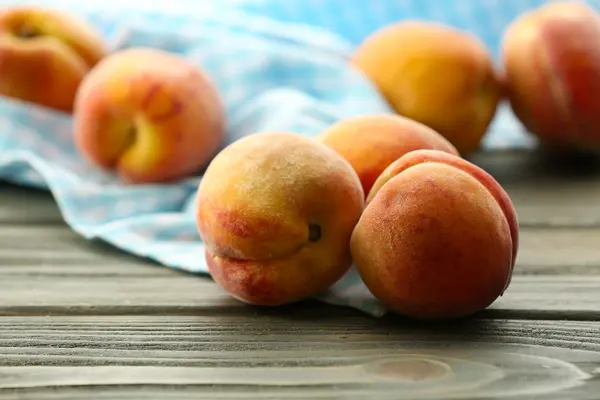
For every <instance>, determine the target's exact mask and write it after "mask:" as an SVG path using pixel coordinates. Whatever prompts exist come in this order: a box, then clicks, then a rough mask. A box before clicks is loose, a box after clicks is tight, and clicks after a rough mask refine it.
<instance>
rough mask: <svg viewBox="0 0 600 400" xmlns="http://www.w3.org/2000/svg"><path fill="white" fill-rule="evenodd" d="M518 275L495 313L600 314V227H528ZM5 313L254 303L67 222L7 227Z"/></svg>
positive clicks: (0, 274) (1, 310)
mask: <svg viewBox="0 0 600 400" xmlns="http://www.w3.org/2000/svg"><path fill="white" fill-rule="evenodd" d="M522 237H523V242H524V245H523V246H522V247H523V250H522V252H521V255H520V256H519V263H518V264H517V266H516V269H515V278H514V280H513V282H512V284H511V286H510V288H509V289H508V291H507V292H506V294H505V295H504V296H503V297H502V298H500V299H498V301H497V302H496V303H495V304H494V305H493V306H492V307H491V308H490V310H488V311H486V312H487V313H488V314H489V316H490V317H502V318H504V317H507V316H509V317H510V316H512V317H519V318H523V317H527V318H531V317H533V316H535V315H543V316H544V318H566V319H594V318H600V307H598V304H600V276H599V275H593V274H591V273H590V271H589V269H590V266H591V267H592V269H593V268H596V269H597V268H599V266H600V252H598V251H586V249H587V248H597V247H594V246H595V245H596V243H599V242H600V230H572V231H565V230H558V229H555V230H542V234H540V231H539V230H537V229H532V230H529V229H526V228H524V229H523V230H522ZM0 243H2V246H0V278H1V279H0V314H3V315H13V314H19V313H32V314H40V313H41V314H46V313H56V314H65V313H66V314H72V313H78V314H85V313H89V312H94V313H100V314H110V313H117V314H123V313H126V314H132V313H140V314H156V313H188V314H189V313H192V314H197V313H200V314H202V313H217V312H222V313H225V312H234V311H235V312H237V311H236V310H237V309H246V307H245V306H243V305H242V304H241V303H239V302H237V301H235V300H233V299H231V298H230V297H229V296H228V295H227V294H226V293H224V292H223V291H222V290H221V289H220V288H219V287H218V286H217V285H216V284H214V283H213V281H212V280H211V279H209V278H207V277H204V276H202V277H198V276H193V275H191V274H187V273H183V272H179V271H173V270H170V269H168V268H166V267H163V266H158V265H157V264H155V263H152V262H149V261H145V260H142V259H138V258H137V257H134V256H131V255H128V254H125V253H124V252H121V251H117V250H115V249H113V248H112V247H110V246H108V245H103V244H100V243H92V242H89V241H86V240H84V239H83V238H81V237H79V236H78V235H76V234H75V233H73V232H72V231H70V230H69V229H68V228H66V227H65V226H44V227H38V226H29V225H11V226H5V227H4V228H3V229H1V230H0ZM200 256H201V255H199V257H200Z"/></svg>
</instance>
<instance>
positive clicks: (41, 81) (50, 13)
mask: <svg viewBox="0 0 600 400" xmlns="http://www.w3.org/2000/svg"><path fill="white" fill-rule="evenodd" d="M107 51H108V50H107V47H106V45H105V43H104V39H103V38H102V36H101V35H100V33H99V32H97V31H96V29H95V28H94V27H93V26H91V24H88V23H87V22H86V21H83V20H80V19H79V18H78V17H76V16H74V15H70V14H68V13H66V12H62V11H55V10H49V9H45V8H42V7H38V6H13V7H8V8H5V9H3V10H0V95H4V96H8V97H13V98H17V99H20V100H23V101H28V102H32V103H36V104H39V105H42V106H45V107H50V108H53V109H57V110H60V111H64V112H71V111H72V108H73V102H74V99H75V93H76V91H77V88H78V86H79V84H80V82H81V80H82V79H83V77H84V76H85V74H86V73H87V72H88V71H89V69H90V68H92V67H93V66H94V65H95V64H96V63H98V61H99V60H100V59H102V58H103V57H104V56H105V55H106V54H107Z"/></svg>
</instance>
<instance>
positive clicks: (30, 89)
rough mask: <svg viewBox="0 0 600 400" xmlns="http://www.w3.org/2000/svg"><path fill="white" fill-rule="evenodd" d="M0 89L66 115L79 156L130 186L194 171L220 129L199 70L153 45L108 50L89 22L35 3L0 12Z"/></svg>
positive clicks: (212, 94) (221, 121)
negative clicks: (70, 124)
mask: <svg viewBox="0 0 600 400" xmlns="http://www.w3.org/2000/svg"><path fill="white" fill-rule="evenodd" d="M0 95H3V96H7V97H12V98H17V99H20V100H22V101H25V102H29V103H32V104H36V105H40V106H45V107H49V108H51V109H55V110H58V111H61V112H65V113H68V114H71V115H72V117H73V120H74V143H75V145H76V148H77V149H78V150H79V152H80V154H81V155H82V156H83V158H84V159H86V160H87V161H88V162H90V163H92V164H93V165H95V166H96V167H98V168H100V169H104V170H107V171H111V172H115V173H116V174H117V175H118V176H119V177H120V178H121V180H122V181H123V182H125V183H130V184H144V183H162V182H169V181H173V180H178V179H182V178H186V177H189V176H191V175H194V174H196V173H198V172H200V170H201V169H202V167H204V166H206V165H207V164H208V162H209V161H210V159H211V158H212V157H213V156H214V155H215V154H216V152H217V150H218V148H219V146H220V145H221V144H222V142H223V139H224V135H225V125H226V121H225V110H224V105H223V104H222V103H221V98H220V94H219V93H218V92H217V90H216V88H215V87H213V84H212V83H211V81H210V80H209V77H208V76H206V74H205V73H204V72H203V71H201V70H199V69H198V68H197V67H195V66H193V65H191V64H190V63H188V62H187V61H186V60H185V59H183V58H181V57H179V56H178V55H175V54H171V53H168V52H165V51H161V50H158V49H153V48H133V49H131V48H130V49H126V50H117V51H114V52H109V51H108V49H107V46H106V44H105V43H104V38H103V37H102V36H101V34H100V33H99V32H97V31H96V30H95V28H94V27H93V26H92V25H91V24H89V23H87V22H86V21H84V20H81V19H80V18H79V17H77V16H75V15H71V14H70V13H68V12H66V11H58V10H52V9H46V8H43V7H40V6H33V5H28V6H12V7H6V8H4V9H2V10H0Z"/></svg>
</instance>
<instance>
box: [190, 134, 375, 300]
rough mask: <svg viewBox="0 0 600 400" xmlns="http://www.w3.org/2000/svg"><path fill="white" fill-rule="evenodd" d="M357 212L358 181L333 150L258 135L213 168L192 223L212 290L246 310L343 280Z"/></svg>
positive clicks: (290, 137) (225, 153)
mask: <svg viewBox="0 0 600 400" xmlns="http://www.w3.org/2000/svg"><path fill="white" fill-rule="evenodd" d="M363 205H364V193H363V191H362V187H361V185H360V181H359V179H358V176H357V175H356V173H355V172H354V170H353V169H352V167H351V166H350V164H349V163H348V162H347V161H346V160H344V159H343V158H342V157H341V156H340V155H339V154H337V153H336V152H335V151H334V150H332V149H330V148H328V147H327V146H325V145H323V144H321V143H319V142H317V141H315V140H312V139H309V138H306V137H303V136H301V135H298V134H295V133H287V132H262V133H255V134H253V135H250V136H246V137H244V138H242V139H239V140H237V141H235V142H233V143H232V144H230V145H229V146H227V147H226V148H225V149H223V150H222V151H221V152H220V153H219V154H218V155H217V156H216V157H215V158H214V159H213V161H212V162H211V163H210V165H209V166H208V168H207V170H206V172H205V174H204V176H203V178H202V181H201V183H200V185H199V187H198V193H197V209H196V220H197V226H198V232H199V233H200V236H201V238H202V239H203V241H204V243H205V245H206V254H205V256H206V260H207V264H208V267H209V271H210V273H211V275H212V277H213V278H214V280H215V281H216V282H217V283H218V284H219V285H220V286H221V287H223V288H224V289H225V290H226V291H227V292H228V293H230V294H231V295H232V296H233V297H235V298H237V299H239V300H241V301H243V302H246V303H250V304H254V305H263V306H276V305H282V304H286V303H292V302H296V301H299V300H302V299H305V298H308V297H310V296H312V295H315V294H317V293H319V292H322V291H324V290H326V289H327V288H328V287H329V286H331V285H332V284H333V283H335V282H336V281H337V280H338V279H339V278H340V277H341V276H342V275H343V274H344V273H345V272H346V271H347V270H348V268H349V267H350V265H351V258H350V251H349V241H350V235H351V234H352V230H353V228H354V226H355V224H356V222H357V221H358V219H359V217H360V214H361V212H362V209H363Z"/></svg>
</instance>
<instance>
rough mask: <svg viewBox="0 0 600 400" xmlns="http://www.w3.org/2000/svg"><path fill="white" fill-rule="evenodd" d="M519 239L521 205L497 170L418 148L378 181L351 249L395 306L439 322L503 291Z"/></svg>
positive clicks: (366, 276) (372, 285) (379, 294)
mask: <svg viewBox="0 0 600 400" xmlns="http://www.w3.org/2000/svg"><path fill="white" fill-rule="evenodd" d="M518 241H519V238H518V221H517V215H516V211H515V209H514V207H513V204H512V202H511V200H510V198H509V196H508V195H507V194H506V192H505V191H504V190H503V189H502V187H501V186H500V185H499V184H498V182H496V180H494V178H493V177H492V176H491V175H489V174H488V173H487V172H485V171H484V170H482V169H481V168H479V167H477V166H476V165H474V164H472V163H470V162H469V161H467V160H464V159H462V158H460V157H457V156H455V155H452V154H449V153H446V152H442V151H438V150H415V151H412V152H410V153H408V154H406V155H405V156H403V157H401V158H399V159H398V160H396V161H395V162H394V163H392V164H391V165H390V166H389V167H388V168H386V170H385V171H384V172H383V173H382V174H381V176H380V177H379V178H378V179H377V181H376V182H375V184H374V185H373V188H372V189H371V192H370V193H369V196H368V198H367V201H366V206H365V210H364V212H363V214H362V216H361V218H360V220H359V222H358V223H357V225H356V227H355V229H354V232H353V234H352V238H351V242H350V250H351V254H352V257H353V259H354V262H355V263H356V267H357V270H358V272H359V274H360V276H361V277H362V279H363V282H364V283H365V285H366V286H367V287H368V288H369V290H370V291H371V293H372V294H373V295H374V296H375V297H376V298H378V299H379V300H380V301H381V302H382V303H383V304H384V305H385V306H387V307H388V309H390V310H391V311H394V312H396V313H399V314H402V315H405V316H408V317H410V318H415V319H422V320H433V319H451V318H459V317H464V316H467V315H470V314H473V313H475V312H477V311H480V310H482V309H484V308H486V307H487V306H489V305H490V304H491V303H492V302H493V301H495V299H496V298H497V297H499V296H501V295H502V294H503V293H504V291H505V290H506V288H507V287H508V285H509V283H510V279H511V276H512V272H513V267H514V263H515V260H516V256H517V250H518Z"/></svg>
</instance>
